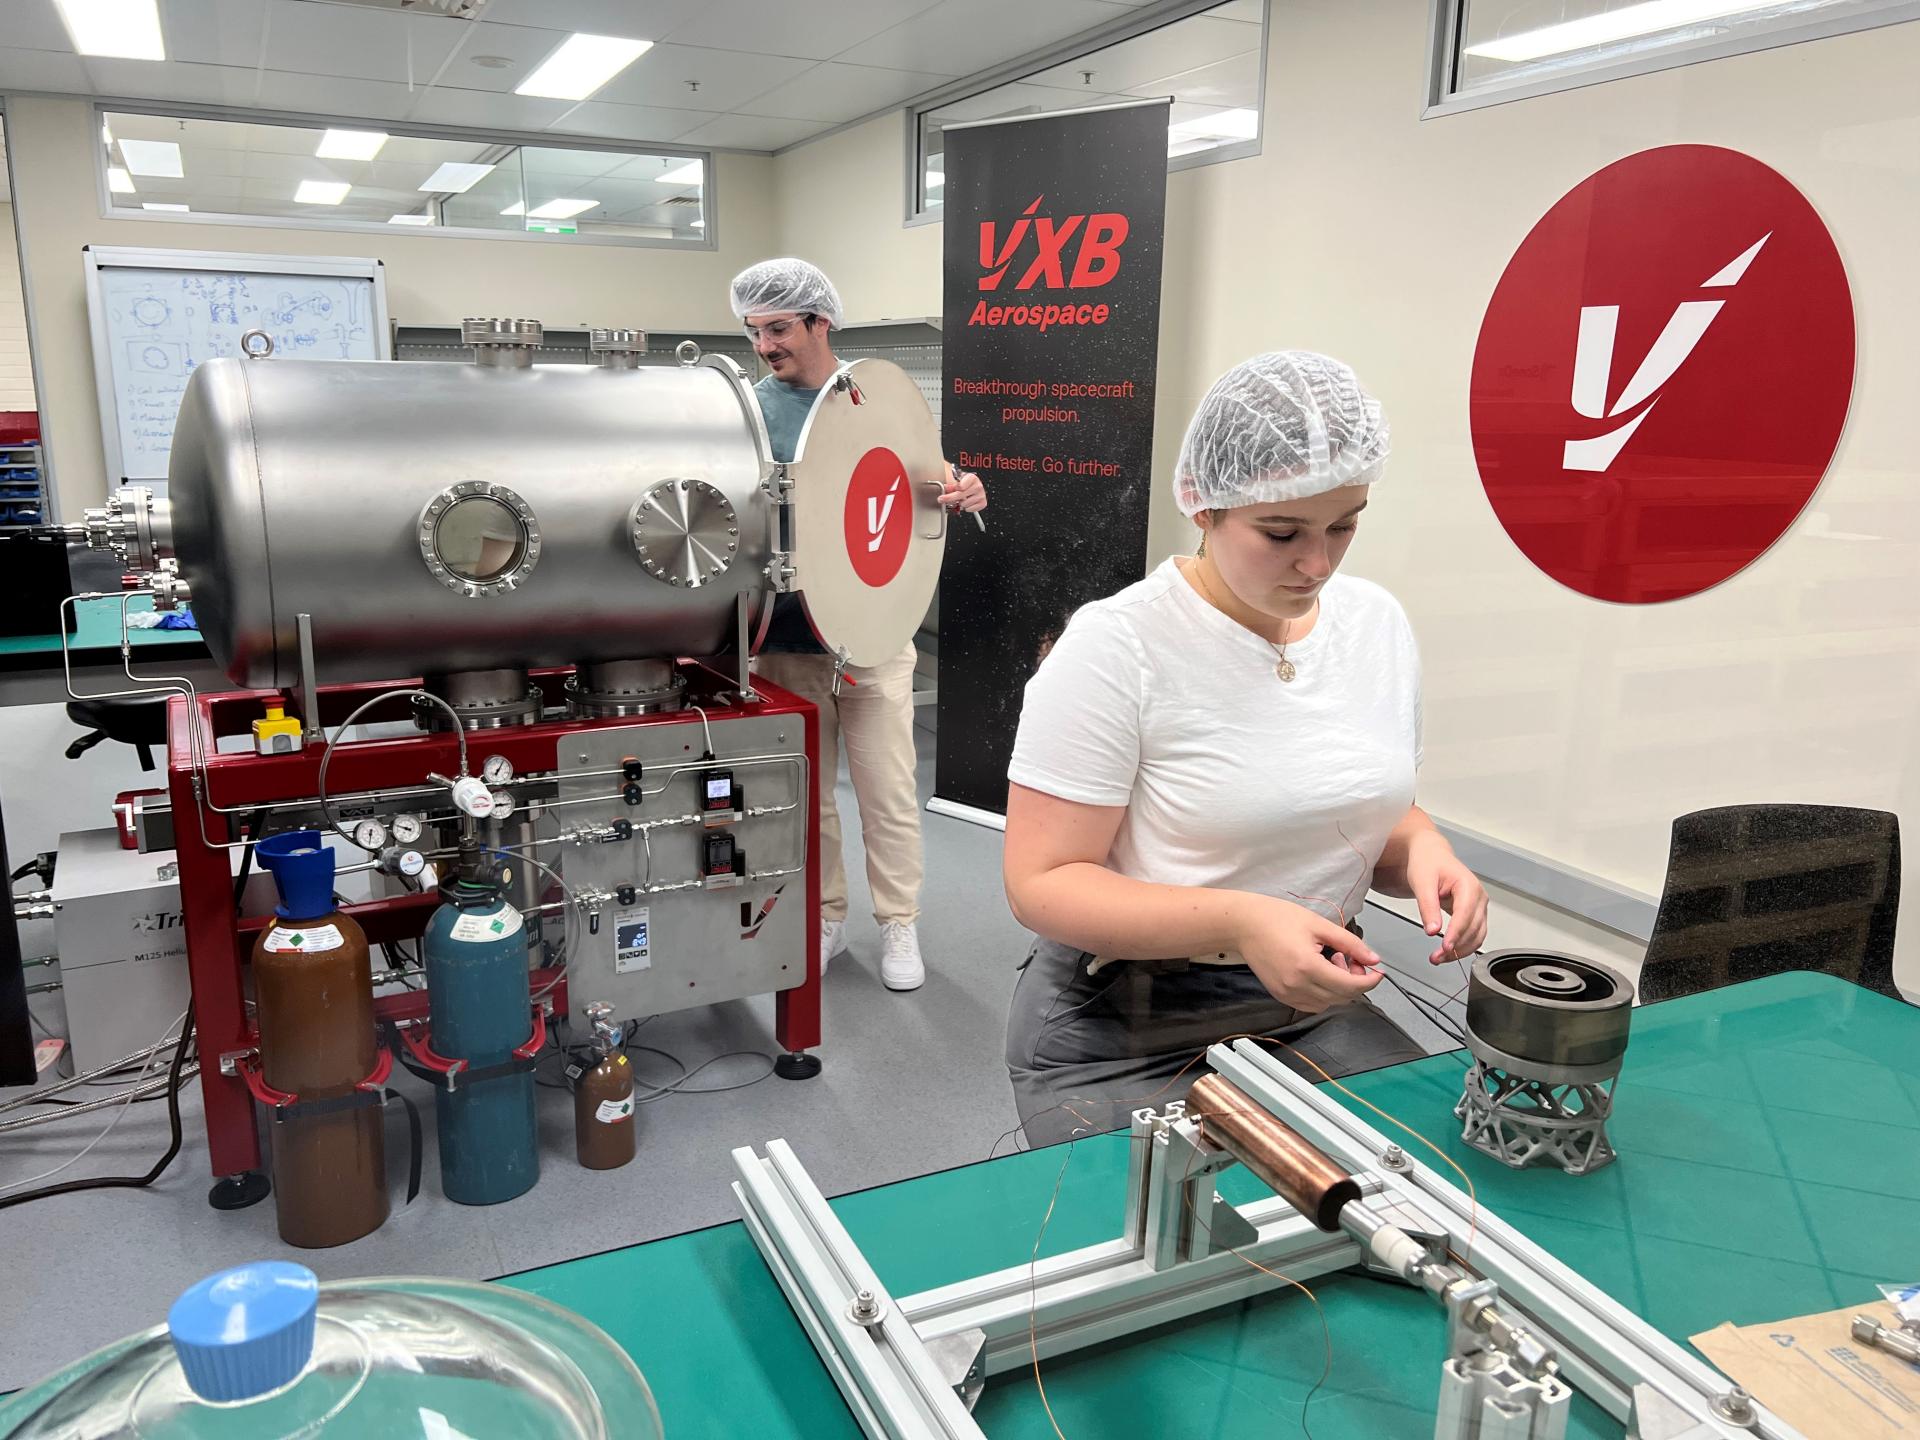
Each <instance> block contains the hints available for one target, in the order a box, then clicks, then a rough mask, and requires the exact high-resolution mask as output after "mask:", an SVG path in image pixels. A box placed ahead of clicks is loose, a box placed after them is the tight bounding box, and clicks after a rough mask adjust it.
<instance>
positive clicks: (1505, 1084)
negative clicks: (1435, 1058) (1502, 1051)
mask: <svg viewBox="0 0 1920 1440" xmlns="http://www.w3.org/2000/svg"><path fill="white" fill-rule="evenodd" d="M1453 1113H1454V1115H1455V1116H1456V1117H1457V1118H1458V1119H1459V1120H1460V1121H1461V1122H1462V1125H1461V1130H1460V1138H1461V1139H1463V1140H1465V1141H1466V1142H1467V1144H1469V1145H1471V1146H1473V1148H1474V1149H1476V1150H1479V1151H1481V1152H1482V1153H1484V1154H1487V1155H1491V1156H1492V1157H1493V1158H1494V1159H1496V1160H1498V1161H1499V1162H1500V1163H1501V1164H1503V1165H1511V1166H1512V1167H1513V1168H1514V1169H1516V1170H1518V1169H1520V1168H1521V1167H1523V1166H1526V1165H1531V1164H1533V1163H1535V1162H1536V1161H1538V1162H1540V1163H1542V1164H1548V1165H1557V1166H1559V1167H1560V1168H1561V1169H1562V1170H1565V1171H1566V1172H1567V1173H1568V1174H1569V1175H1585V1174H1586V1173H1587V1172H1588V1171H1590V1170H1598V1169H1599V1168H1600V1167H1601V1166H1603V1165H1609V1164H1611V1163H1612V1162H1613V1158H1614V1150H1613V1146H1612V1145H1611V1144H1609V1143H1608V1141H1607V1120H1608V1117H1610V1116H1611V1115H1612V1114H1613V1086H1612V1082H1611V1081H1608V1082H1607V1083H1605V1084H1561V1085H1556V1084H1553V1083H1551V1082H1548V1081H1543V1080H1537V1079H1533V1078H1531V1077H1529V1076H1526V1075H1516V1074H1513V1073H1512V1072H1510V1071H1507V1070H1504V1069H1502V1068H1500V1067H1499V1066H1497V1065H1489V1064H1487V1063H1486V1062H1485V1061H1484V1060H1480V1059H1477V1058H1476V1059H1475V1060H1474V1062H1473V1066H1472V1068H1471V1069H1469V1070H1468V1071H1467V1085H1466V1090H1465V1093H1463V1094H1462V1095H1461V1097H1460V1103H1459V1104H1458V1105H1456V1106H1454V1107H1453Z"/></svg>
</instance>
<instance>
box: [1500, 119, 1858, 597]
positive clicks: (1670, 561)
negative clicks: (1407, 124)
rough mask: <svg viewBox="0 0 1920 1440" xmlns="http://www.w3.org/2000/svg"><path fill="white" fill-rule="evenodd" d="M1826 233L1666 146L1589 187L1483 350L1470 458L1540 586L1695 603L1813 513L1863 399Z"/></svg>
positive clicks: (1757, 180)
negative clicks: (1545, 578)
mask: <svg viewBox="0 0 1920 1440" xmlns="http://www.w3.org/2000/svg"><path fill="white" fill-rule="evenodd" d="M1853 369H1854V315H1853V298H1852V293H1851V291H1850V290H1849V288H1848V285H1847V275H1846V270H1845V268H1844V266H1843V265H1842V264H1841V260H1840V253H1839V251H1838V249H1837V248H1836V247H1835V245H1834V241H1833V237H1832V236H1831V235H1830V234H1829V233H1828V231H1827V227H1826V225H1825V224H1824V223H1823V222H1822V221H1821V219H1820V216H1819V214H1818V213H1817V212H1816V211H1815V210H1814V208H1813V206H1812V205H1811V204H1810V203H1809V202H1808V200H1807V198H1806V197H1805V196H1804V195H1802V194H1801V193H1800V191H1799V190H1797V189H1796V188H1795V187H1794V185H1793V184H1792V182H1791V181H1789V180H1787V179H1786V178H1785V177H1784V176H1782V175H1781V174H1779V173H1778V172H1777V171H1775V170H1772V169H1770V168H1769V167H1767V166H1766V165H1763V164H1762V163H1761V162H1760V161H1758V160H1756V159H1754V158H1753V157H1752V156H1750V155H1743V154H1741V153H1740V152H1738V151H1735V150H1727V149H1722V148H1720V147H1718V146H1712V145H1668V146H1663V147H1661V148H1659V149H1655V150H1646V151H1642V152H1640V153H1639V154H1636V155H1629V156H1627V157H1626V158H1625V159H1623V160H1618V161H1616V162H1614V163H1613V164H1611V165H1609V166H1607V167H1606V168H1605V169H1603V170H1601V171H1599V172H1597V173H1595V174H1593V175H1590V176H1588V177H1587V179H1585V180H1583V181H1581V183H1580V184H1578V185H1576V186H1575V187H1574V188H1573V189H1572V190H1570V191H1568V192H1567V194H1566V195H1564V196H1562V197H1561V199H1560V200H1559V201H1558V202H1557V203H1556V204H1555V205H1554V206H1553V207H1552V208H1551V209H1550V210H1548V211H1547V213H1546V215H1545V216H1543V217H1542V218H1541V220H1540V222H1539V223H1538V224H1537V225H1535V226H1534V227H1533V230H1532V232H1531V233H1530V234H1528V236H1527V238H1526V239H1525V240H1524V241H1522V242H1521V245H1520V248H1519V249H1518V250H1517V251H1516V252H1515V253H1514V256H1513V258H1512V260H1510V261H1509V262H1508V264H1507V268H1506V273H1505V274H1503V275H1502V276H1501V277H1500V283H1499V285H1498V286H1497V287H1496V288H1495V290H1494V293H1493V298H1492V299H1491V300H1490V301H1489V302H1488V305H1487V312H1486V317H1485V319H1484V320H1483V321H1482V323H1481V327H1480V338H1479V342H1478V344H1477V345H1476V347H1475V349H1474V356H1473V381H1472V389H1471V394H1470V408H1471V417H1472V427H1473V451H1474V458H1475V460H1476V462H1477V464H1478V466H1479V471H1480V481H1481V484H1482V485H1483V486H1484V487H1485V489H1486V492H1487V498H1488V500H1489V501H1491V502H1492V505H1493V509H1494V513H1495V515H1497V516H1498V517H1499V520H1500V523H1501V525H1502V526H1504V527H1505V529H1506V532H1507V534H1508V535H1509V536H1510V537H1511V538H1512V540H1513V542H1514V544H1515V545H1517V546H1519V547H1520V549H1521V550H1522V551H1523V552H1525V554H1526V556H1527V558H1528V559H1529V560H1531V561H1532V562H1533V563H1534V564H1535V565H1537V566H1538V567H1539V568H1540V569H1541V570H1542V571H1544V572H1545V573H1546V574H1548V575H1550V576H1552V577H1553V578H1554V579H1555V580H1557V581H1559V582H1560V583H1561V584H1562V585H1565V586H1567V587H1568V588H1569V589H1572V590H1577V591H1579V592H1580V593H1581V594H1583V595H1591V596H1593V597H1594V598H1595V599H1598V600H1612V601H1621V602H1626V603H1630V604H1647V603H1651V602H1655V601H1662V600H1675V599H1679V598H1681V597H1683V596H1687V595H1694V594H1698V593H1699V592H1700V591H1702V590H1705V589H1708V588H1709V587H1711V586H1714V585H1718V584H1719V583H1720V582H1721V581H1723V580H1725V579H1727V578H1728V577H1729V576H1732V575H1735V574H1737V573H1739V572H1740V571H1741V570H1743V569H1745V568H1746V567H1747V566H1748V565H1751V564H1752V563H1753V562H1754V561H1755V560H1756V559H1758V558H1759V557H1760V556H1761V555H1762V554H1764V553H1765V552H1766V551H1767V549H1768V548H1769V547H1770V546H1772V545H1773V544H1774V542H1775V541H1777V540H1778V539H1779V538H1780V537H1781V536H1782V535H1783V534H1785V533H1786V531H1787V528H1788V527H1789V526H1790V525H1792V524H1793V521H1794V519H1795V517H1796V516H1798V515H1799V514H1800V512H1801V511H1802V510H1803V509H1804V508H1805V507H1806V505H1807V502H1808V501H1809V500H1810V499H1812V497H1813V492H1814V490H1815V488H1816V487H1817V486H1818V485H1819V484H1820V480H1821V477H1822V476H1823V475H1825V474H1826V470H1827V466H1828V464H1829V463H1830V462H1831V461H1832V459H1833V455H1834V451H1835V450H1836V449H1837V448H1838V446H1839V443H1840V434H1841V431H1842V429H1843V428H1844V427H1845V425H1846V419H1847V408H1848V405H1849V403H1850V401H1851V398H1852V394H1853Z"/></svg>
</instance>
